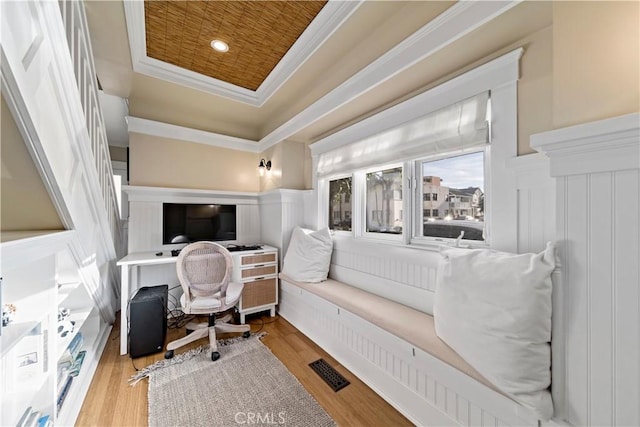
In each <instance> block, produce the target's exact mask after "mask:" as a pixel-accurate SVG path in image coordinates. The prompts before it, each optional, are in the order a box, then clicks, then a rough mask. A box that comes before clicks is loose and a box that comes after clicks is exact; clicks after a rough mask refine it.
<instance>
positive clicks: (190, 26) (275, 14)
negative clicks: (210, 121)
mask: <svg viewBox="0 0 640 427" xmlns="http://www.w3.org/2000/svg"><path fill="white" fill-rule="evenodd" d="M325 4H326V1H268V2H254V1H242V2H239V1H145V2H144V22H145V33H146V53H147V56H148V57H151V58H155V59H157V60H159V61H163V62H166V63H169V64H173V65H176V66H178V67H181V68H184V69H187V70H191V71H193V72H195V73H199V74H203V75H205V76H208V77H212V78H215V79H218V80H222V81H225V82H228V83H230V84H232V85H236V86H240V87H243V88H246V89H249V90H252V91H255V90H257V89H258V88H259V87H260V85H261V84H262V83H263V82H264V80H265V79H266V78H267V76H268V75H269V74H270V73H271V72H272V71H273V69H274V68H275V66H276V65H277V64H278V62H280V60H281V59H282V58H283V57H284V55H285V54H286V53H287V51H289V49H290V48H291V46H293V44H294V43H295V42H296V40H297V39H298V38H299V37H300V35H301V34H302V33H303V31H304V30H305V29H306V28H307V27H308V26H309V24H310V23H311V21H313V19H314V18H315V17H316V16H317V14H318V13H319V12H320V10H321V9H322V8H323V7H324V6H325ZM212 40H221V41H223V42H225V43H227V45H228V46H229V50H228V51H227V52H218V51H215V50H214V49H212V48H211V42H212Z"/></svg>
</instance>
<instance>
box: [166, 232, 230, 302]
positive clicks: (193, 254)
mask: <svg viewBox="0 0 640 427" xmlns="http://www.w3.org/2000/svg"><path fill="white" fill-rule="evenodd" d="M232 268H233V259H232V258H231V254H230V253H229V251H228V250H227V249H226V248H224V247H223V246H221V245H219V244H217V243H213V242H195V243H191V244H189V245H187V246H185V247H184V248H183V249H182V250H181V251H180V254H179V255H178V259H177V260H176V269H177V273H178V280H179V281H180V285H182V290H183V291H184V293H185V296H186V297H187V301H189V300H190V299H191V297H192V296H213V295H215V294H216V293H218V292H220V298H224V297H225V296H226V293H227V286H228V285H229V281H230V280H231V270H232Z"/></svg>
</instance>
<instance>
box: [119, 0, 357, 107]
mask: <svg viewBox="0 0 640 427" xmlns="http://www.w3.org/2000/svg"><path fill="white" fill-rule="evenodd" d="M362 2H363V0H358V1H339V0H329V2H328V3H327V4H326V5H325V7H323V8H322V10H321V11H320V13H318V15H317V16H316V17H315V19H314V20H313V21H311V24H309V26H308V27H307V29H306V30H305V31H304V32H303V33H302V34H301V35H300V37H299V38H298V40H297V41H296V42H295V43H294V44H293V46H292V47H291V48H290V49H289V51H288V52H287V53H286V54H285V56H284V57H283V58H282V60H281V61H280V62H279V63H278V64H277V65H276V67H275V68H274V69H273V70H272V71H271V73H270V74H269V75H268V76H267V78H266V79H265V80H264V81H263V82H262V84H261V85H260V87H259V88H258V89H257V90H256V91H252V90H249V89H246V88H243V87H240V86H236V85H233V84H230V83H227V82H224V81H222V80H218V79H214V78H212V77H208V76H205V75H202V74H199V73H196V72H193V71H191V70H187V69H184V68H181V67H178V66H175V65H172V64H169V63H166V62H163V61H159V60H157V59H154V58H151V57H148V56H147V42H146V33H145V21H144V2H142V1H125V2H124V11H125V16H126V21H127V32H128V34H129V46H130V49H131V63H132V65H133V70H134V71H135V72H138V73H141V74H146V75H148V76H151V77H156V78H159V79H162V80H166V81H169V82H172V83H176V84H179V85H183V86H187V87H190V88H193V89H196V90H200V91H203V92H208V93H211V94H214V95H219V96H223V97H225V98H229V99H232V100H234V101H238V102H243V103H245V104H249V105H252V106H256V107H260V106H262V105H263V104H264V103H265V102H267V101H268V100H269V98H271V96H273V94H274V93H275V92H276V91H277V90H278V89H280V87H281V86H282V85H283V84H284V83H285V82H286V81H287V80H289V78H290V77H291V76H292V75H293V73H294V72H295V71H296V70H297V69H298V68H300V66H302V64H304V63H305V62H306V61H307V59H309V57H310V56H311V55H312V54H313V53H314V52H315V51H316V50H317V49H318V48H319V47H320V46H322V44H323V43H324V42H325V41H326V40H327V39H328V38H329V37H330V36H331V35H332V34H333V33H334V32H335V31H336V30H337V29H338V28H339V27H340V26H341V25H342V24H343V23H344V21H345V20H346V19H347V18H348V17H349V16H351V14H352V13H353V12H355V11H356V9H358V7H360V5H361V4H362Z"/></svg>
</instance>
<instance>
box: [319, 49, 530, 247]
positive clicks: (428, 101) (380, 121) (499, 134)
mask: <svg viewBox="0 0 640 427" xmlns="http://www.w3.org/2000/svg"><path fill="white" fill-rule="evenodd" d="M523 52H524V49H523V48H518V49H516V50H514V51H512V52H510V53H507V54H505V55H503V56H500V57H498V58H496V59H494V60H492V61H490V62H488V63H486V64H484V65H481V66H479V67H477V68H475V69H473V70H470V71H468V72H466V73H464V74H462V75H460V76H458V77H456V78H454V79H451V80H449V81H447V82H445V83H443V84H441V85H439V86H436V87H434V88H432V89H430V90H428V91H426V92H423V93H422V94H420V95H417V96H415V97H414V98H411V99H409V100H407V101H404V102H402V103H400V104H397V105H395V106H394V107H391V108H389V109H387V110H384V111H381V112H380V113H378V114H376V115H374V116H372V117H369V118H367V119H364V120H362V121H360V122H358V123H355V124H354V125H352V126H349V127H348V128H345V129H343V130H342V131H339V132H336V133H334V134H332V135H329V136H328V137H326V138H324V139H322V140H320V141H318V142H316V143H314V144H312V145H310V147H309V148H310V150H311V154H312V158H313V159H314V169H313V180H314V181H315V182H316V183H317V184H318V185H317V187H318V189H320V188H321V187H322V182H326V178H324V177H323V178H322V179H319V177H318V175H317V169H316V166H317V158H318V156H319V155H320V154H322V153H324V152H327V151H329V150H333V149H336V148H338V147H343V146H346V145H348V144H350V143H352V142H355V141H359V140H361V139H364V138H366V137H369V136H371V135H374V134H376V133H380V132H382V131H384V130H385V129H389V128H390V127H393V126H397V125H399V124H400V123H403V122H406V121H407V120H408V119H409V118H414V117H417V114H422V115H424V114H428V113H430V112H432V111H435V110H437V109H439V108H443V107H446V106H447V105H450V104H452V103H455V102H458V101H460V100H463V99H465V98H468V97H470V96H473V95H474V94H476V93H480V92H482V91H485V90H489V91H491V98H492V106H491V108H492V122H491V124H490V126H491V133H492V143H491V145H490V146H488V147H486V148H485V153H486V155H485V188H486V191H485V194H486V196H485V211H486V213H485V230H486V240H485V246H489V247H491V248H493V249H498V250H504V251H511V252H515V251H517V233H518V229H517V199H516V195H517V191H516V188H515V184H514V179H513V177H512V175H513V173H512V171H510V170H508V169H507V166H506V163H507V160H508V159H510V158H512V157H516V155H517V82H518V78H519V73H520V69H519V60H520V57H521V56H522V53H523ZM412 169H413V168H405V170H404V176H405V178H407V177H408V173H410V172H409V171H410V170H412ZM410 178H413V176H411V177H410ZM363 179H364V178H363ZM487 182H488V183H490V186H488V185H487ZM405 185H408V181H407V180H406V179H405ZM357 188H358V185H357V184H356V174H354V191H353V192H352V196H353V197H354V209H353V218H352V221H353V223H352V228H353V230H354V231H355V232H354V233H353V237H354V238H363V237H364V236H362V235H359V234H358V231H357V230H359V229H360V227H358V228H356V222H357V221H362V218H363V217H362V214H363V212H359V211H358V209H362V206H363V203H362V201H361V200H360V199H359V198H356V194H353V193H355V192H356V191H357ZM411 193H412V190H411V191H410V192H409V193H407V192H405V193H404V194H411ZM321 194H322V193H319V194H318V199H317V200H318V201H319V204H318V208H319V209H318V221H317V223H318V224H326V223H327V222H326V221H327V218H326V215H327V214H326V213H325V211H326V212H328V207H327V206H326V204H327V203H328V200H327V199H328V197H324V198H323V197H320V196H321ZM414 199H415V197H411V200H414ZM403 200H404V203H405V204H406V203H407V200H408V198H407V197H403ZM412 203H413V202H412ZM408 208H409V209H411V212H413V209H414V206H411V205H410V206H409V207H408ZM404 209H405V212H407V210H406V209H407V208H406V207H405V208H404ZM412 215H413V216H415V214H412ZM405 218H406V216H405ZM407 229H408V227H406V224H405V226H404V227H403V240H404V242H402V243H404V244H409V243H410V240H411V239H410V234H408V233H407V231H406V230H407ZM375 240H376V241H380V239H375ZM411 246H414V247H419V248H425V249H427V247H426V246H423V245H411ZM429 246H430V245H429ZM439 246H441V244H434V245H433V246H432V247H433V248H437V247H439Z"/></svg>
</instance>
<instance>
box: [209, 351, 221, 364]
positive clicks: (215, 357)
mask: <svg viewBox="0 0 640 427" xmlns="http://www.w3.org/2000/svg"><path fill="white" fill-rule="evenodd" d="M218 359H220V353H218V352H217V351H214V352H212V353H211V360H212V361H214V362H215V361H216V360H218Z"/></svg>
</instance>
